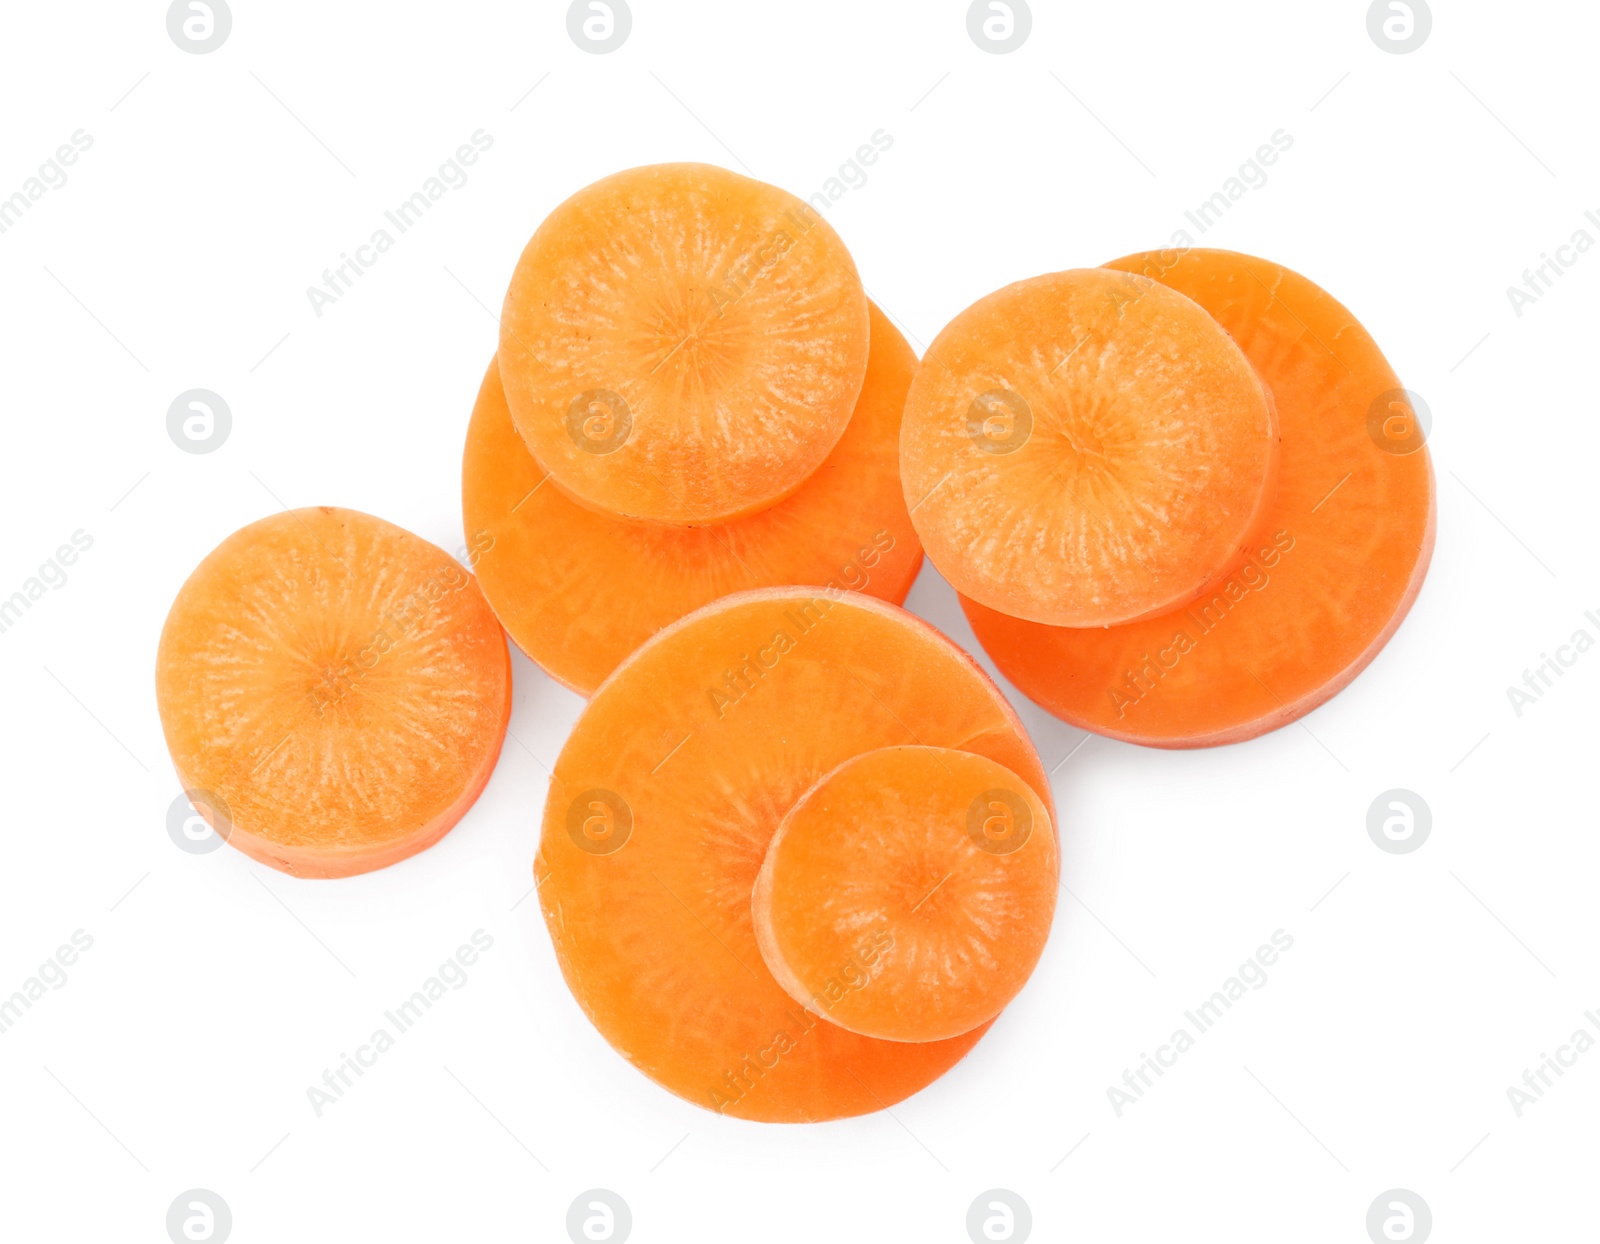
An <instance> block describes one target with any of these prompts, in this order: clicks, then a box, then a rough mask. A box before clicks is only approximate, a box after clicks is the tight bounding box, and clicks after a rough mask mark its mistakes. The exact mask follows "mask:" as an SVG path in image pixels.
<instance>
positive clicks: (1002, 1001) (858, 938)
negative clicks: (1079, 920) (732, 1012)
mask: <svg viewBox="0 0 1600 1244" xmlns="http://www.w3.org/2000/svg"><path fill="white" fill-rule="evenodd" d="M1057 854H1058V853H1057V850H1056V836H1055V829H1054V827H1053V826H1052V825H1051V823H1050V813H1049V812H1048V811H1047V810H1046V808H1045V806H1044V804H1043V802H1042V801H1041V800H1040V799H1039V797H1038V796H1037V795H1036V794H1034V793H1033V791H1032V789H1030V787H1029V786H1028V783H1027V782H1025V781H1023V780H1022V779H1021V778H1020V777H1018V776H1017V775H1016V774H1015V773H1013V772H1011V770H1010V769H1007V768H1006V767H1005V766H1004V765H1002V764H997V763H996V762H995V761H993V760H990V759H989V758H988V757H986V756H978V755H974V754H973V753H971V752H962V751H954V750H951V749H949V748H940V747H915V746H913V747H888V748H881V749H879V750H878V751H874V752H866V753H864V754H863V755H860V756H856V757H854V758H853V759H851V760H847V761H845V762H844V763H843V764H842V765H840V766H839V767H838V768H837V769H835V770H833V772H831V773H829V774H827V775H826V776H825V777H823V778H822V779H821V780H819V781H818V782H817V784H816V785H815V786H813V787H812V788H811V789H810V790H808V791H807V792H806V793H805V794H804V795H803V796H801V798H800V801H799V802H798V803H796V804H795V806H794V807H793V808H791V809H790V810H789V813H788V815H787V816H785V817H784V818H783V823H782V824H781V825H779V826H778V832H777V833H776V834H775V835H774V836H773V839H772V843H771V845H769V846H768V847H767V855H766V860H765V862H764V863H763V864H762V866H761V873H760V875H759V876H758V877H757V879H756V887H755V894H754V897H753V900H752V911H753V913H754V919H755V931H756V942H757V944H758V945H759V946H760V947H761V956H762V958H763V959H764V960H765V961H766V965H767V968H768V969H769V970H770V971H771V972H772V975H773V976H774V978H776V980H777V981H778V983H779V984H780V985H782V986H783V988H784V989H785V991H786V992H787V993H788V994H789V996H790V997H792V998H794V999H795V1000H796V1001H797V1002H800V1003H801V1004H802V1005H804V1006H805V1007H807V1008H808V1009H809V1010H811V1011H813V1012H815V1013H816V1014H818V1015H821V1016H823V1017H825V1018H826V1019H829V1020H831V1021H832V1022H833V1023H835V1024H838V1025H839V1026H840V1027H841V1028H848V1029H849V1030H850V1031H851V1032H858V1033H861V1034H863V1035H864V1036H869V1037H881V1038H883V1039H885V1040H888V1041H940V1040H944V1039H946V1038H948V1037H955V1036H959V1035H960V1034H962V1033H964V1032H970V1031H971V1030H972V1029H974V1028H976V1027H977V1026H978V1025H980V1024H985V1023H988V1022H989V1021H990V1020H992V1019H993V1018H994V1017H995V1016H996V1015H998V1014H1000V1011H1001V1008H1002V1007H1004V1006H1005V1005H1006V1003H1008V1002H1010V1001H1011V999H1012V998H1013V997H1015V996H1016V994H1017V991H1018V990H1020V989H1021V988H1022V986H1023V985H1024V983H1026V981H1027V979H1028V976H1029V974H1030V973H1032V971H1033V968H1034V965H1035V964H1036V963H1037V962H1038V961H1039V955H1040V953H1041V952H1042V951H1043V950H1044V943H1045V938H1046V937H1047V936H1048V934H1049V932H1050V919H1051V916H1052V915H1053V914H1054V912H1055V907H1056V886H1057V869H1058V867H1059V864H1058V859H1057Z"/></svg>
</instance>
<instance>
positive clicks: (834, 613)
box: [534, 588, 1049, 1122]
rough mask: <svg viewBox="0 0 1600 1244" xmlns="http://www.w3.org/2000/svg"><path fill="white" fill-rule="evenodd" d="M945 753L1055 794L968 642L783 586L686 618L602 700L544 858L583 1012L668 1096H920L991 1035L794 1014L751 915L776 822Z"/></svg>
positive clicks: (537, 871)
mask: <svg viewBox="0 0 1600 1244" xmlns="http://www.w3.org/2000/svg"><path fill="white" fill-rule="evenodd" d="M901 743H927V744H929V745H932V746H941V747H958V748H961V749H963V750H965V751H971V752H976V753H979V754H980V755H984V756H988V757H990V758H991V759H993V760H995V761H998V762H999V763H1000V764H1003V765H1005V766H1006V767H1007V768H1009V769H1011V770H1012V771H1013V772H1015V773H1017V774H1018V775H1020V777H1021V778H1022V780H1023V781H1025V782H1026V783H1027V784H1028V786H1029V787H1031V788H1032V790H1033V792H1034V794H1035V795H1036V796H1037V797H1038V798H1039V799H1041V800H1043V801H1045V803H1046V806H1047V807H1048V800H1049V786H1048V784H1047V781H1046V778H1045V774H1044V771H1043V769H1042V768H1041V766H1040V764H1039V760H1038V757H1037V755H1036V754H1035V752H1034V750H1033V747H1032V744H1031V743H1030V742H1029V741H1028V738H1027V736H1026V734H1025V733H1024V732H1023V729H1022V725H1021V723H1020V722H1019V721H1018V719H1017V716H1016V714H1015V713H1014V712H1013V710H1012V709H1011V707H1010V706H1009V705H1008V704H1007V703H1006V701H1005V699H1004V698H1003V697H1002V696H1001V695H1000V693H999V691H998V690H997V689H996V688H995V687H994V685H993V684H992V683H991V682H990V681H989V680H988V678H987V677H986V676H985V675H984V674H983V673H982V671H981V670H979V668H978V667H977V666H976V665H975V664H974V663H973V662H972V660H971V659H970V658H969V657H967V655H966V654H965V653H963V652H962V651H961V650H960V649H959V648H957V647H956V646H955V645H954V644H953V643H951V642H950V641H949V640H948V639H946V638H945V637H944V636H943V635H941V634H939V633H938V632H937V631H935V630H934V629H933V628H932V627H930V626H928V625H927V624H926V623H924V622H922V621H920V620H919V619H917V618H914V617H913V616H912V615H910V614H908V613H906V612H905V611H904V610H902V609H898V608H896V607H895V606H893V605H888V604H884V603H883V602H881V601H878V600H874V599H873V598H871V597H867V596H861V595H858V594H856V593H850V592H843V593H837V594H834V593H827V594H822V593H819V592H817V591H816V590H815V589H809V588H770V589H764V590H761V591H755V592H743V593H739V594H737V595H734V596H728V597H725V598H723V599H722V600H720V601H717V602H716V603H714V604H711V605H708V606H706V607H705V608H704V609H701V610H698V611H697V612H695V613H692V614H690V615H689V616H688V617H686V618H684V619H682V620H680V621H678V622H676V623H674V624H673V625H671V626H669V627H667V628H666V629H665V630H663V631H661V632H660V633H659V634H657V635H656V636H655V637H654V638H653V639H651V640H649V641H648V642H646V643H645V644H644V645H643V646H642V647H641V648H639V649H638V650H637V651H636V652H634V653H633V654H632V655H631V656H630V657H628V659H627V660H626V661H624V662H623V663H622V664H621V665H620V666H618V667H617V669H616V671H615V672H614V673H613V674H612V675H611V677H610V678H608V679H607V680H606V682H605V683H604V684H603V685H602V686H601V687H600V689H599V690H598V691H596V692H595V694H594V698H593V699H592V700H590V701H589V704H588V707H587V708H586V709H585V710H584V712H583V715H582V716H581V717H580V718H579V719H578V723H577V725H576V727H575V728H574V729H573V732H572V734H571V736H570V737H569V738H568V740H567V743H566V746H565V747H564V748H563V749H562V752H561V756H560V759H559V760H558V761H557V762H556V767H555V772H554V776H553V779H552V782H551V786H550V794H549V798H548V800H547V802H546V804H545V812H544V830H543V834H542V836H541V838H540V842H539V852H538V856H537V858H536V860H535V865H534V875H535V879H536V881H537V882H538V886H539V894H540V901H541V904H542V906H543V910H544V915H545V921H546V923H547V924H548V926H549V929H550V934H551V937H552V939H553V940H554V942H555V949H556V956H557V958H558V960H559V961H560V965H561V970H562V973H563V974H564V975H565V977H566V980H567V984H568V986H569V987H570V988H571V989H572V992H573V995H574V996H575V997H576V999H577V1001H578V1003H579V1005H580V1006H581V1007H582V1008H583V1010H584V1011H585V1013H586V1014H587V1015H588V1016H589V1018H590V1020H592V1021H593V1023H594V1024H595V1026H596V1027H597V1028H598V1029H599V1030H600V1032H601V1033H602V1034H603V1035H604V1036H605V1038H606V1039H607V1040H608V1041H609V1042H610V1043H611V1044H612V1045H613V1046H614V1047H615V1048H616V1049H617V1050H618V1052H619V1053H621V1054H622V1055H623V1056H624V1057H626V1058H627V1059H628V1060H629V1061H631V1062H632V1063H633V1064H634V1065H635V1066H636V1067H638V1068H639V1069H640V1070H641V1071H643V1072H644V1073H645V1074H646V1075H648V1076H650V1077H651V1078H653V1079H654V1080H656V1081H657V1082H658V1083H660V1084H661V1085H663V1086H664V1087H666V1088H667V1089H670V1090H671V1091H672V1092H674V1093H677V1094H679V1095H680V1096H682V1097H684V1098H687V1099H688V1100H689V1101H692V1102H694V1103H696V1104H698V1105H701V1106H705V1107H707V1108H709V1109H712V1110H717V1111H720V1112H723V1113H727V1114H732V1115H737V1116H739V1117H742V1118H748V1119H762V1120H769V1121H791V1122H796V1121H805V1120H820V1119H832V1118H840V1117H843V1116H846V1115H855V1114H862V1113H865V1112H868V1111H872V1110H877V1109H881V1108H883V1107H884V1106H889V1105H893V1104H894V1103H895V1102H897V1101H899V1100H900V1099H902V1098H904V1097H906V1096H908V1095H909V1094H911V1093H914V1092H916V1091H917V1090H919V1089H921V1088H922V1087H924V1086H925V1085H927V1084H928V1083H929V1082H931V1081H932V1080H933V1079H934V1078H935V1077H937V1076H938V1075H940V1074H941V1073H942V1072H944V1071H945V1070H946V1069H947V1068H949V1067H950V1066H951V1065H952V1064H953V1063H955V1062H956V1060H958V1059H959V1058H961V1056H962V1055H963V1054H965V1053H966V1052H967V1050H969V1049H970V1048H971V1047H972V1045H973V1043H974V1042H975V1041H977V1039H978V1037H979V1036H980V1035H981V1033H982V1029H979V1030H975V1031H973V1032H969V1033H966V1034H964V1035H962V1036H959V1037H955V1038H952V1039H951V1040H948V1041H934V1042H928V1043H924V1044H917V1045H902V1044H898V1043H893V1042H883V1041H878V1040H875V1039H873V1038H871V1037H864V1036H860V1035H858V1034H856V1033H852V1032H847V1031H846V1030H845V1029H843V1028H840V1027H838V1026H837V1025H835V1024H831V1023H829V1022H828V1021H827V1020H824V1019H820V1018H818V1017H817V1016H816V1015H813V1014H812V1013H810V1012H808V1011H807V1010H806V1009H805V1008H804V1007H802V1006H800V1005H799V1004H797V1003H796V1002H795V1001H794V1000H793V999H792V998H790V997H789V995H788V994H786V993H785V992H784V991H783V989H782V987H781V986H780V985H779V984H778V983H777V981H775V980H774V979H773V977H772V974H771V973H770V972H769V971H768V970H767V968H766V966H765V964H764V963H763V962H762V959H761V953H760V950H759V948H758V947H757V945H756V938H755V931H754V927H753V924H752V918H751V909H750V899H751V892H752V890H753V887H754V885H755V879H756V874H757V872H758V871H759V870H760V868H761V863H762V860H763V858H764V856H765V854H766V850H767V844H768V843H769V841H770V840H771V838H772V835H773V833H774V832H775V831H776V830H777V828H778V823H779V821H780V820H781V819H782V818H783V815H784V813H785V812H787V811H788V810H789V808H791V807H792V806H793V805H794V803H795V801H796V800H797V799H799V797H800V796H801V795H802V794H803V793H804V792H805V791H806V790H807V789H808V788H809V787H810V786H811V785H812V784H813V783H814V782H815V781H816V780H817V779H818V778H820V777H822V776H823V775H824V774H825V773H827V772H829V771H830V770H831V769H833V768H834V767H836V766H837V765H838V764H840V763H841V762H842V761H845V760H847V759H849V758H850V757H852V756H855V755H858V754H860V753H861V752H865V751H872V750H874V749H876V748H879V747H884V746H893V745H896V744H901Z"/></svg>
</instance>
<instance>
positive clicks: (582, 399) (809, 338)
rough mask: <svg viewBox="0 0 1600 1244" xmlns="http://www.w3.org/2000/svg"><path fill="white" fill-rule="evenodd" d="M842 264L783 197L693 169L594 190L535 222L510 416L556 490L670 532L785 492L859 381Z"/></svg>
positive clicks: (514, 340) (708, 169) (523, 282)
mask: <svg viewBox="0 0 1600 1244" xmlns="http://www.w3.org/2000/svg"><path fill="white" fill-rule="evenodd" d="M867 338H868V327H867V296H866V292H865V290H863V289H862V287H861V278H860V277H859V276H858V275H857V273H856V267H855V263H854V261H852V260H851V258H850V253H849V252H848V251H847V250H846V249H845V246H844V243H843V242H842V241H840V239H839V235H838V234H837V233H835V232H834V231H833V228H832V226H830V225H829V224H828V223H827V222H826V221H825V220H823V219H822V217H821V216H820V215H818V213H817V211H816V210H815V209H814V208H812V207H810V206H808V205H807V204H806V203H804V202H802V201H801V200H800V199H797V198H796V197H795V196H794V195H792V194H789V193H787V192H786V191H783V190H779V189H778V188H777V187H775V186H768V185H765V184H764V183H762V182H758V181H752V180H751V179H750V178H748V177H740V176H739V175H738V174H737V173H730V172H728V171H727V170H726V169H720V168H716V167H714V166H712V165H709V164H657V165H651V166H648V167H645V168H636V169H630V170H628V171H626V172H622V173H616V174H613V175H612V176H610V177H606V178H603V179H602V180H600V181H597V182H595V183H594V184H593V185H592V186H588V187H586V188H585V189H583V190H580V191H578V193H577V194H575V195H573V196H572V197H571V198H570V199H568V200H567V201H566V202H564V203H562V204H561V205H560V206H559V207H557V208H556V209H555V211H553V212H551V213H550V215H549V217H548V218H546V220H545V221H544V223H543V224H541V225H540V226H539V229H538V231H537V232H536V233H535V234H534V235H533V240H532V241H530V242H529V243H528V246H527V249H526V250H524V251H523V253H522V258H521V260H520V261H519V262H518V263H517V268H516V272H515V274H514V275H513V276H512V278H511V288H510V290H509V291H508V292H507V294H506V302H505V312H504V315H503V316H502V318H501V333H500V355H499V357H500V375H501V378H502V379H503V380H504V382H505V387H506V399H507V401H508V402H509V403H510V406H511V415H512V418H513V419H514V420H515V422H516V425H517V430H518V431H519V432H520V433H521V434H522V438H523V440H525V441H526V442H527V444H528V448H529V449H530V450H532V451H533V456H534V457H535V458H537V459H538V460H539V463H540V465H542V466H543V467H544V468H545V469H546V470H548V471H549V472H550V473H551V477H552V479H553V480H554V481H555V483H556V485H557V486H558V487H560V488H562V489H564V490H565V491H566V492H567V493H568V494H570V495H571V496H572V497H574V498H576V499H577V500H579V501H581V502H582V503H583V504H585V505H588V506H591V507H592V508H594V509H597V510H600V511H601V512H602V513H607V514H614V515H619V516H622V517H626V518H642V519H651V520H654V521H658V522H668V523H687V524H695V523H709V522H716V521H718V520H721V519H729V518H736V517H738V516H740V515H742V514H749V513H752V512H754V511H756V510H759V509H762V508H764V507H765V506H768V505H771V504H772V503H773V502H775V501H778V500H780V499H781V498H783V497H785V496H787V495H788V494H789V493H791V492H793V491H794V490H795V489H796V488H798V487H799V486H800V484H801V483H802V482H803V481H804V480H805V479H806V478H807V477H808V476H810V474H811V473H812V472H813V471H815V470H816V469H817V468H818V467H819V466H821V465H822V462H823V460H824V459H825V458H826V457H827V456H828V453H829V452H830V451H831V450H832V449H833V446H834V444H835V442H837V441H838V439H839V437H840V436H841V435H843V433H844V429H845V425H846V424H848V423H849V422H850V413H851V411H852V410H854V409H855V404H856V396H857V395H858V394H859V393H860V391H861V383H862V378H863V377H864V376H865V375H866V370H867Z"/></svg>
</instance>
